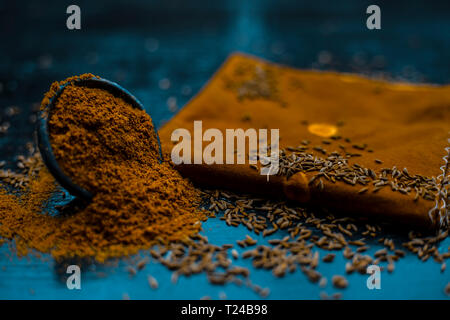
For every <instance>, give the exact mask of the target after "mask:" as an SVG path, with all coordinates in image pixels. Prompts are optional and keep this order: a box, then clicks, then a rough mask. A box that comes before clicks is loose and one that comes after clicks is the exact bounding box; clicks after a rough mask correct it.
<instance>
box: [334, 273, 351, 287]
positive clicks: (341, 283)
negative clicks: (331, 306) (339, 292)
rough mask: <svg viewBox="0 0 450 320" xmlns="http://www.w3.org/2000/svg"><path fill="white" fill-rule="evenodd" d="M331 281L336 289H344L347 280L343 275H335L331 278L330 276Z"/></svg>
mask: <svg viewBox="0 0 450 320" xmlns="http://www.w3.org/2000/svg"><path fill="white" fill-rule="evenodd" d="M331 282H332V283H333V286H335V287H336V288H338V289H345V288H347V286H348V281H347V279H345V277H344V276H340V275H335V276H333V278H331Z"/></svg>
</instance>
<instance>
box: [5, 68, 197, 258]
mask: <svg viewBox="0 0 450 320" xmlns="http://www.w3.org/2000/svg"><path fill="white" fill-rule="evenodd" d="M86 76H87V77H89V76H90V75H86ZM86 76H82V77H86ZM76 79H77V78H70V79H68V80H66V81H65V82H62V83H63V84H64V83H65V84H67V86H66V88H65V89H64V91H63V93H62V94H61V95H60V97H59V98H58V101H57V103H56V104H55V108H54V110H53V111H52V114H51V115H50V116H51V117H50V121H49V130H50V137H51V143H52V148H53V150H54V154H55V157H56V159H57V161H58V163H59V164H60V166H61V167H62V169H63V171H64V172H65V173H66V174H67V175H68V176H69V177H71V178H72V179H73V180H74V181H75V182H76V183H77V184H79V185H80V186H82V187H84V188H86V189H87V190H89V191H91V192H92V193H94V194H95V196H94V198H93V200H92V202H91V203H89V204H88V205H87V206H86V207H84V208H83V209H80V210H78V211H77V212H73V213H71V214H70V215H60V216H56V217H53V216H50V215H45V214H41V208H42V205H43V203H44V202H45V200H46V199H48V198H49V196H50V193H51V191H52V190H53V189H54V181H53V178H52V177H51V176H50V174H49V173H48V172H47V170H42V171H41V172H40V175H39V176H38V177H36V179H34V180H33V181H32V182H31V183H30V186H29V188H28V190H26V192H25V195H24V196H22V197H17V196H15V195H11V194H7V193H6V192H5V191H2V192H1V193H0V198H1V201H0V203H1V204H0V236H2V237H4V238H8V239H16V243H17V247H18V248H20V249H19V250H18V251H19V253H21V254H25V253H26V252H27V249H28V248H31V249H36V250H38V251H41V252H50V253H51V254H52V255H53V256H54V257H55V258H57V259H59V258H67V257H93V258H95V259H96V260H98V261H100V262H102V261H105V260H106V259H108V258H110V257H119V256H123V255H130V254H134V253H137V252H138V251H139V250H140V249H144V248H149V247H151V246H152V245H154V244H156V243H168V242H180V241H181V242H188V241H189V239H190V236H193V235H195V234H196V233H197V232H198V231H199V230H200V229H201V223H200V221H201V220H202V219H205V215H204V213H203V212H202V211H201V210H200V209H198V205H199V203H200V201H201V198H200V194H199V192H198V191H197V190H196V189H195V188H194V187H193V185H192V184H191V183H190V182H189V181H188V180H186V179H184V178H182V177H181V176H180V174H179V173H178V172H177V171H176V170H174V169H173V168H172V166H171V165H170V164H169V163H167V162H163V163H159V160H158V151H157V150H158V146H157V142H156V137H155V133H154V131H153V125H152V122H151V118H150V116H149V115H148V114H146V113H145V112H144V111H141V110H137V109H133V108H132V107H131V105H129V104H127V103H126V102H125V101H123V100H122V99H121V98H117V97H114V96H113V95H112V94H110V93H108V92H106V91H104V90H101V89H91V88H85V87H80V86H76V85H74V84H73V83H72V82H73V81H74V80H76ZM67 81H68V82H67ZM62 83H57V84H53V85H52V87H51V93H53V94H54V92H56V90H57V88H58V86H59V85H61V84H62ZM49 97H51V94H47V95H46V96H45V98H44V100H43V104H45V103H48V99H49Z"/></svg>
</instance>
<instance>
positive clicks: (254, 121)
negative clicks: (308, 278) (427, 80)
mask: <svg viewBox="0 0 450 320" xmlns="http://www.w3.org/2000/svg"><path fill="white" fill-rule="evenodd" d="M199 120H201V121H202V123H201V124H202V130H203V132H205V131H206V130H207V129H209V128H216V129H218V130H220V131H221V132H223V136H224V137H225V135H226V129H237V128H242V129H244V130H246V129H249V128H254V129H256V130H258V129H268V132H269V133H270V130H269V129H279V137H280V138H279V144H280V149H281V150H282V151H281V152H280V155H279V167H278V173H277V175H271V176H266V175H262V174H261V172H260V169H261V166H260V164H259V163H258V164H257V166H255V165H250V164H249V163H248V162H249V161H246V163H245V164H205V163H202V164H180V165H178V166H177V168H178V169H179V170H180V171H181V172H182V174H184V175H185V176H188V177H189V178H191V179H192V180H193V181H194V182H195V183H199V184H202V185H205V186H209V187H216V188H227V189H231V190H234V191H238V192H246V193H259V194H266V195H273V196H277V197H280V196H282V197H286V198H287V199H290V200H295V201H299V202H302V203H307V204H310V205H320V206H324V207H329V208H333V209H334V210H335V211H336V212H343V213H345V214H352V215H360V216H362V215H364V216H371V217H375V218H379V219H383V220H393V221H397V222H400V223H403V224H407V225H417V226H421V227H425V228H432V227H437V226H442V225H448V219H449V218H448V217H449V211H448V207H447V205H446V204H447V203H448V197H449V193H448V188H449V171H450V170H449V169H448V164H447V160H448V159H449V158H448V156H449V152H450V148H449V142H450V141H449V136H450V135H449V131H450V86H437V85H414V84H408V83H389V82H385V81H381V80H373V79H368V78H365V77H362V76H358V75H353V74H345V73H335V72H320V71H310V70H297V69H293V68H290V67H286V66H281V65H277V64H273V63H269V62H266V61H264V60H261V59H258V58H255V57H251V56H248V55H244V54H240V53H236V54H233V55H231V56H230V57H229V58H228V59H227V60H226V62H225V63H224V64H223V65H222V67H221V68H220V69H219V70H218V71H217V72H216V74H215V75H214V76H213V77H212V79H211V80H210V81H209V82H208V83H207V84H206V85H205V87H204V88H203V89H202V90H201V92H200V93H198V94H197V95H196V96H195V97H194V98H193V99H192V100H191V101H190V102H189V103H188V104H187V105H186V106H185V107H184V108H183V109H182V110H181V111H180V112H179V113H178V114H177V115H175V116H174V118H173V119H171V120H170V121H169V122H168V123H166V124H165V125H164V126H163V128H162V129H161V130H160V131H159V134H160V138H161V142H162V146H163V150H164V151H165V153H166V154H170V153H171V152H172V150H173V147H174V146H175V145H176V143H177V141H175V142H173V141H171V136H172V133H173V132H174V130H176V129H180V128H185V129H187V130H189V131H190V132H192V136H193V135H194V134H193V132H194V131H193V128H194V121H199ZM224 140H225V138H224ZM209 143H210V142H208V141H204V142H203V143H202V144H201V146H199V145H197V146H195V145H194V143H193V142H192V148H193V150H194V149H195V148H198V147H201V148H205V146H207V145H208V144H209ZM223 143H224V147H225V142H223ZM248 151H249V150H246V153H248ZM226 152H230V151H229V150H226ZM226 152H224V159H225V154H226ZM246 159H247V160H248V154H247V155H246Z"/></svg>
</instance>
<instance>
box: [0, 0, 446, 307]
mask: <svg viewBox="0 0 450 320" xmlns="http://www.w3.org/2000/svg"><path fill="white" fill-rule="evenodd" d="M70 4H77V5H79V6H80V7H81V19H82V23H81V27H82V29H81V30H68V29H67V28H66V19H67V17H68V15H67V14H66V8H67V6H69V5H70ZM370 4H377V5H379V6H380V7H381V20H382V22H381V26H382V29H381V30H368V29H367V28H366V19H367V16H368V15H367V14H366V13H365V12H366V8H367V6H368V5H370ZM449 34H450V1H361V0H355V1H322V0H315V1H288V0H281V1H267V0H259V1H243V0H241V1H239V0H230V1H181V0H169V1H167V0H165V1H161V0H160V1H137V0H128V1H112V0H109V1H76V2H73V1H42V0H40V1H0V39H1V42H0V46H1V47H0V124H2V123H3V124H5V123H8V124H9V129H8V130H7V132H6V133H4V134H2V133H0V155H1V156H0V160H7V161H8V163H7V166H11V165H12V163H13V161H14V159H15V157H16V156H17V155H18V154H20V153H23V152H24V145H25V143H26V142H29V141H32V139H33V129H34V121H35V114H36V111H37V109H38V108H39V102H40V100H41V99H42V96H43V94H44V93H45V92H46V91H47V89H48V87H49V86H50V84H51V83H52V82H53V81H56V80H62V79H64V78H66V77H68V76H71V75H76V74H82V73H86V72H90V73H94V74H96V75H99V76H101V77H104V78H107V79H110V80H112V81H115V82H118V83H120V84H121V85H122V86H124V87H125V88H127V89H128V90H129V91H131V92H132V93H133V94H134V95H135V96H136V97H138V99H140V100H141V102H142V103H143V104H144V105H145V106H146V109H147V111H148V112H149V113H150V114H151V115H152V117H153V119H154V121H155V124H156V125H157V126H160V125H161V124H162V123H164V122H165V121H167V120H169V119H170V118H171V116H172V115H173V114H174V113H175V112H176V111H177V110H178V109H179V108H181V107H182V106H183V105H184V104H185V103H186V102H187V101H188V99H190V98H191V97H192V96H193V95H195V93H197V92H198V91H199V89H200V88H201V87H202V85H204V84H205V82H206V81H207V80H208V79H209V78H210V77H211V76H212V74H213V73H214V71H215V70H216V69H217V68H218V67H219V66H220V65H221V63H222V62H223V61H224V60H225V58H226V57H227V56H228V55H229V54H230V53H231V52H233V51H243V52H246V53H251V54H254V55H257V56H260V57H263V58H267V59H269V60H271V61H274V62H279V63H283V64H288V65H290V66H294V67H298V68H303V69H311V68H313V69H320V70H338V71H344V72H356V73H361V74H365V75H368V76H371V77H377V78H385V79H389V80H395V81H410V82H432V83H439V84H447V83H449V78H450V37H449ZM11 107H17V108H11ZM11 110H17V111H18V112H19V113H18V114H16V113H17V112H11ZM208 225H209V226H211V227H210V228H209V229H208V228H206V229H207V230H210V232H209V233H211V234H209V233H208V231H207V232H206V234H207V235H208V237H209V238H210V239H212V240H214V239H215V240H216V241H218V242H227V241H228V242H234V240H235V239H238V238H239V239H241V238H242V237H244V236H245V230H240V229H237V231H233V233H231V234H230V232H229V230H228V229H224V227H223V226H221V224H220V223H219V222H217V221H212V220H211V222H208V224H207V226H208ZM211 230H214V232H213V231H211ZM233 230H234V229H233ZM446 245H447V246H448V243H447V244H446ZM445 248H446V247H445ZM373 249H374V250H375V249H376V247H374V248H373ZM1 250H2V251H5V247H3V248H2V249H1ZM5 255H7V253H5ZM337 261H340V260H339V259H338V260H337ZM30 263H31V265H32V266H33V267H30ZM402 263H403V267H402V265H401V264H400V266H399V268H400V271H398V272H396V273H395V274H394V275H390V276H389V277H390V278H389V279H390V280H389V281H388V282H383V284H384V288H387V289H384V290H383V292H375V293H374V292H371V291H369V290H367V289H366V287H365V280H366V277H364V276H362V277H361V276H359V275H352V277H353V278H350V281H351V286H350V288H352V289H348V290H347V291H346V292H345V294H344V297H347V298H368V299H371V298H425V299H426V298H444V297H445V296H444V295H443V292H442V288H443V287H444V286H445V283H447V282H448V280H449V272H448V270H447V272H446V273H444V274H442V275H439V273H438V271H437V270H438V269H439V265H437V264H434V263H433V262H431V263H421V262H417V259H415V258H411V259H405V260H402ZM0 264H1V265H2V266H3V267H4V268H5V269H6V271H7V272H3V273H1V272H0V298H21V297H25V298H73V297H75V298H76V297H83V298H121V294H122V293H123V292H128V293H130V296H131V297H132V298H133V297H141V298H194V299H197V298H200V297H201V296H202V295H204V294H206V293H209V294H210V295H212V296H214V297H217V295H218V292H219V291H220V290H222V289H220V288H217V287H214V288H213V287H211V286H210V285H208V284H207V283H206V280H205V279H204V278H198V277H197V278H191V279H189V280H187V279H186V280H181V282H182V283H183V281H184V285H181V286H178V287H177V288H174V286H171V285H170V283H169V284H167V287H166V286H165V285H161V288H160V291H159V292H149V289H148V285H147V284H146V280H145V278H144V280H142V281H141V282H137V280H136V279H135V280H133V281H134V282H133V281H131V280H129V279H127V276H126V273H120V272H119V275H110V276H109V277H108V278H106V279H104V280H98V279H96V278H95V277H94V276H92V277H93V278H95V279H94V280H91V281H90V282H87V284H85V288H87V289H85V290H82V292H81V293H80V292H78V293H76V292H71V291H68V290H67V289H65V286H64V285H63V284H61V283H59V282H58V281H56V280H55V279H54V276H53V272H52V270H51V268H50V269H49V267H48V266H49V264H48V263H45V262H44V263H42V262H39V261H32V262H23V261H19V260H17V259H14V262H13V263H11V262H9V260H7V259H5V258H4V257H3V256H1V255H0ZM50 265H51V263H50ZM333 265H341V267H342V269H343V268H344V262H343V261H342V263H341V262H336V263H335V264H333ZM153 268H156V269H154V270H153V271H152V272H154V273H156V274H159V277H160V279H164V277H166V278H168V277H169V276H170V275H169V274H168V273H167V272H166V271H165V270H164V269H163V268H161V269H158V268H160V266H153ZM402 268H403V269H402ZM402 270H403V271H402ZM321 271H323V272H324V273H325V274H326V273H327V271H326V270H321ZM340 271H341V272H343V270H340ZM112 272H114V271H112ZM328 272H329V273H330V275H332V274H333V272H334V271H333V270H331V269H330V270H329V271H328ZM254 273H255V277H256V279H257V280H259V281H260V283H261V284H263V285H264V283H266V285H270V287H271V288H272V292H273V293H272V295H271V298H289V299H295V298H312V299H316V298H318V292H319V288H318V287H317V286H312V285H310V284H309V283H308V281H307V280H306V279H305V277H304V276H303V275H302V274H301V273H298V274H296V275H293V276H292V277H293V278H289V277H287V278H288V279H283V280H279V281H278V280H277V281H278V282H276V281H274V279H273V277H272V276H271V275H270V274H266V273H260V272H259V271H255V272H254ZM252 274H253V271H252ZM417 275H420V276H417ZM200 277H202V276H200ZM196 279H200V280H196ZM293 279H295V280H293ZM161 281H162V280H160V282H161ZM167 282H169V281H168V280H167ZM358 288H359V289H358ZM34 293H36V294H34ZM227 293H228V294H229V297H231V298H257V296H256V295H254V294H253V293H252V292H250V291H248V290H247V291H245V292H244V291H242V290H239V289H237V288H228V289H227Z"/></svg>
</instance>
